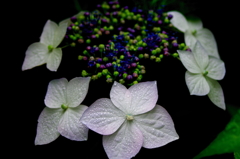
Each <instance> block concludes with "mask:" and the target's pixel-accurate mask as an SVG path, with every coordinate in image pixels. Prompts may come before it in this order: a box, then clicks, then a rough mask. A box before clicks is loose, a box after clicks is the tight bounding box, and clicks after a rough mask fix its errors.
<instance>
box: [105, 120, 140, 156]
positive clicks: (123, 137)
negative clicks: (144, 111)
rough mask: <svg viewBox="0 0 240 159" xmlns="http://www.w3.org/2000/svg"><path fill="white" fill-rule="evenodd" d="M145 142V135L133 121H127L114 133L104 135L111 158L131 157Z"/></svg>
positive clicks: (107, 151) (106, 148) (108, 154)
mask: <svg viewBox="0 0 240 159" xmlns="http://www.w3.org/2000/svg"><path fill="white" fill-rule="evenodd" d="M142 144H143V135H142V133H141V131H140V130H139V129H138V128H137V127H136V126H135V125H134V123H133V122H127V121H126V122H125V123H124V124H123V125H122V126H121V127H120V128H119V130H118V131H116V132H115V133H114V134H112V135H108V136H103V147H104V150H105V151H106V153H107V156H108V158H110V159H130V158H132V157H134V156H135V155H136V154H137V153H138V152H139V150H140V149H141V147H142Z"/></svg>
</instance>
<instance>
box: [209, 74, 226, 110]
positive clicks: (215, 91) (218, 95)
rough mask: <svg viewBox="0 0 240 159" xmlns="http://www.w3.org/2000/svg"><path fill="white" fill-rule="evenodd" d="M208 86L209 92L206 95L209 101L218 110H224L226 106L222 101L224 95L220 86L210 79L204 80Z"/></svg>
mask: <svg viewBox="0 0 240 159" xmlns="http://www.w3.org/2000/svg"><path fill="white" fill-rule="evenodd" d="M206 79H207V82H208V84H209V86H210V92H209V93H208V97H209V99H210V100H211V101H212V102H213V103H214V104H215V105H216V106H218V107H219V108H221V109H223V110H226V105H225V101H224V95H223V90H222V87H221V85H220V84H219V83H218V82H217V81H215V80H213V79H210V78H206Z"/></svg>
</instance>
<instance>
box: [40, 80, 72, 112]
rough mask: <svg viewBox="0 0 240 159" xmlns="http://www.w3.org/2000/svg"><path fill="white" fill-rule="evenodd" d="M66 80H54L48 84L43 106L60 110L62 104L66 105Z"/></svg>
mask: <svg viewBox="0 0 240 159" xmlns="http://www.w3.org/2000/svg"><path fill="white" fill-rule="evenodd" d="M67 83H68V81H67V79H66V78H61V79H55V80H52V81H51V82H49V84H48V90H47V94H46V96H45V100H44V102H45V105H46V106H48V107H49V108H60V107H61V105H62V104H66V93H65V89H66V87H67Z"/></svg>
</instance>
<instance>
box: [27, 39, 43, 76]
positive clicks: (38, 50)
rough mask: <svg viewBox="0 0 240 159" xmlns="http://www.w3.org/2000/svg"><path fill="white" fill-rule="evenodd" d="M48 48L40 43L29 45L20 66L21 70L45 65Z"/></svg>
mask: <svg viewBox="0 0 240 159" xmlns="http://www.w3.org/2000/svg"><path fill="white" fill-rule="evenodd" d="M47 53H48V48H47V46H46V45H44V44H42V43H39V42H37V43H33V44H31V45H30V46H29V47H28V49H27V51H26V56H25V59H24V62H23V65H22V70H23V71H24V70H27V69H31V68H33V67H36V66H39V65H42V64H44V63H46V59H47V57H48V55H47Z"/></svg>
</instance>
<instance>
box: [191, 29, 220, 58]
mask: <svg viewBox="0 0 240 159" xmlns="http://www.w3.org/2000/svg"><path fill="white" fill-rule="evenodd" d="M195 36H196V38H197V40H198V41H199V42H200V43H201V44H202V46H203V47H204V48H205V50H206V51H207V53H208V55H210V56H214V57H216V58H220V57H219V54H218V49H217V43H216V40H215V38H214V36H213V34H212V32H211V31H210V30H208V29H206V28H203V29H200V30H198V31H197V33H196V35H195Z"/></svg>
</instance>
